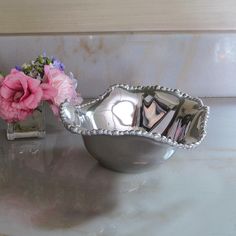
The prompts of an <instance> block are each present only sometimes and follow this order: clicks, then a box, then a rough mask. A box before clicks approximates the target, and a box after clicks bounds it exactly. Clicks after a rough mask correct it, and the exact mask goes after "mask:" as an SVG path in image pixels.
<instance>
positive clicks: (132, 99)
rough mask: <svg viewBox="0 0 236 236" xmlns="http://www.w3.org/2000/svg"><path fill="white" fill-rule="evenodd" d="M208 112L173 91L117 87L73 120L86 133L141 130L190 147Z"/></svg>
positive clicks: (84, 107) (196, 140)
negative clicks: (94, 130)
mask: <svg viewBox="0 0 236 236" xmlns="http://www.w3.org/2000/svg"><path fill="white" fill-rule="evenodd" d="M206 112H207V111H206V107H204V106H202V104H201V102H200V100H199V101H198V100H194V99H190V98H185V97H183V96H180V95H178V94H177V93H175V92H173V91H162V90H155V89H142V90H128V89H126V88H122V87H118V88H115V89H113V90H111V91H109V92H108V93H106V95H105V96H103V98H102V99H100V100H97V101H96V102H94V103H92V104H89V103H88V105H85V106H83V107H82V108H81V109H80V110H79V112H77V115H78V117H76V116H75V115H74V118H73V120H74V121H75V123H76V122H77V124H79V125H80V127H81V129H84V130H93V129H106V130H111V131H114V130H118V131H127V130H128V131H130V130H141V131H147V132H150V133H153V134H156V133H158V134H161V135H163V136H166V137H168V138H171V139H172V140H173V141H176V142H178V143H182V144H191V143H196V142H198V141H199V140H200V139H201V137H202V132H203V130H202V123H203V121H204V119H205V118H206Z"/></svg>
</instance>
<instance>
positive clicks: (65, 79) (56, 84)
mask: <svg viewBox="0 0 236 236" xmlns="http://www.w3.org/2000/svg"><path fill="white" fill-rule="evenodd" d="M44 73H45V82H46V84H48V85H50V86H51V87H52V88H54V89H56V90H57V94H56V95H55V96H50V93H46V94H47V95H48V96H49V97H51V98H50V99H48V100H50V102H51V108H52V110H53V112H54V114H55V115H58V110H59V106H60V104H61V103H62V102H64V101H65V100H66V99H67V100H69V101H72V102H73V101H76V102H77V103H81V101H82V99H81V97H79V96H78V94H77V93H76V85H75V83H74V81H73V80H72V79H71V78H70V77H69V76H67V75H66V74H65V73H64V72H63V71H61V70H59V69H57V68H54V67H51V66H48V65H46V66H44ZM44 86H46V85H44ZM50 86H48V87H50Z"/></svg>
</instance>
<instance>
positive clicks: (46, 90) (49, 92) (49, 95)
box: [40, 83, 57, 100]
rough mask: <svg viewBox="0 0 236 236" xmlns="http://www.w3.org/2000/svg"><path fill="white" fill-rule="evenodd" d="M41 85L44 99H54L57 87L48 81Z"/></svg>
mask: <svg viewBox="0 0 236 236" xmlns="http://www.w3.org/2000/svg"><path fill="white" fill-rule="evenodd" d="M40 87H41V88H42V90H43V97H42V99H43V100H52V99H53V98H54V97H55V96H56V95H57V89H55V88H53V87H52V86H51V85H50V84H48V83H42V84H41V85H40Z"/></svg>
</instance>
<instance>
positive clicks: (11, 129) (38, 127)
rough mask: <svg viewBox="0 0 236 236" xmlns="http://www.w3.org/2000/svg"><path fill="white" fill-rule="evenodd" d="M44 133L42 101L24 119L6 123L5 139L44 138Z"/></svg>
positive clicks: (43, 106) (43, 107)
mask: <svg viewBox="0 0 236 236" xmlns="http://www.w3.org/2000/svg"><path fill="white" fill-rule="evenodd" d="M45 135H46V125H45V104H44V103H42V104H41V105H40V106H38V108H37V109H35V111H34V112H33V113H32V114H31V115H30V116H29V117H27V118H26V120H24V121H18V122H13V123H7V139H8V140H15V139H18V138H44V137H45Z"/></svg>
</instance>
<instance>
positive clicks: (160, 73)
mask: <svg viewBox="0 0 236 236" xmlns="http://www.w3.org/2000/svg"><path fill="white" fill-rule="evenodd" d="M44 51H46V52H47V54H48V55H55V56H57V57H58V58H60V59H61V60H63V61H64V63H65V65H66V69H67V70H68V71H72V72H73V73H74V75H75V76H76V77H77V78H79V82H78V84H79V89H80V92H81V93H82V96H83V97H94V96H97V95H99V94H101V93H103V92H104V90H105V89H106V88H107V87H108V86H109V85H112V84H114V83H128V84H133V85H154V84H160V85H163V86H167V87H171V88H179V89H181V90H182V91H184V92H187V93H190V94H192V95H196V96H207V97H211V96H236V78H235V77H236V34H233V33H214V34H210V33H209V34H208V33H188V34H185V33H178V34H175V33H155V34H154V33H150V34H128V33H127V34H100V35H99V34H96V35H94V34H92V35H40V36H38V35H35V36H34V35H30V36H1V37H0V70H3V71H6V72H8V71H9V70H10V68H11V67H13V66H15V65H17V64H19V65H20V64H22V63H23V62H25V61H28V60H31V59H33V58H35V57H36V56H37V55H38V54H40V53H42V52H44Z"/></svg>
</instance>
